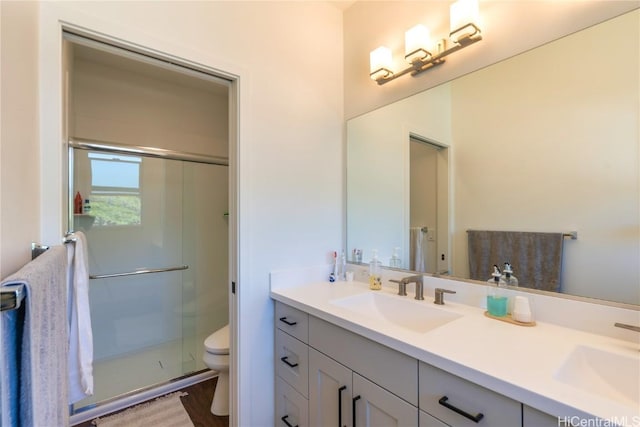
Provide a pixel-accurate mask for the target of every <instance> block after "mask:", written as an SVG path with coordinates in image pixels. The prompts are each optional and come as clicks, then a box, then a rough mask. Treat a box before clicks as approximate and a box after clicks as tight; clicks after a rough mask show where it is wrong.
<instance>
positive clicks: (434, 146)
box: [409, 133, 449, 274]
mask: <svg viewBox="0 0 640 427" xmlns="http://www.w3.org/2000/svg"><path fill="white" fill-rule="evenodd" d="M409 153H410V154H409V157H410V173H409V188H410V193H409V194H410V195H409V201H410V203H409V205H410V211H409V215H410V218H409V223H410V230H409V268H410V269H411V270H415V271H422V272H425V273H432V274H433V273H440V274H447V273H448V271H449V268H448V263H449V261H448V258H449V256H448V253H449V252H448V248H449V242H448V241H449V237H448V229H449V221H448V218H449V188H448V182H449V171H448V156H449V154H448V148H447V147H446V146H444V145H442V144H439V143H437V142H435V141H432V140H430V139H428V138H424V137H421V136H419V135H416V134H413V133H412V134H411V135H410V148H409Z"/></svg>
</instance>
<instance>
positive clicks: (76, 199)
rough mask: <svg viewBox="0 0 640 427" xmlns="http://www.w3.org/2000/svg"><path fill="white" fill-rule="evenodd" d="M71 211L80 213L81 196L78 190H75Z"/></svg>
mask: <svg viewBox="0 0 640 427" xmlns="http://www.w3.org/2000/svg"><path fill="white" fill-rule="evenodd" d="M73 213H74V214H81V213H82V196H81V195H80V192H79V191H78V192H76V196H75V197H74V198H73Z"/></svg>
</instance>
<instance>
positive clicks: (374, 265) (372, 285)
mask: <svg viewBox="0 0 640 427" xmlns="http://www.w3.org/2000/svg"><path fill="white" fill-rule="evenodd" d="M369 289H372V290H374V291H379V290H380V289H382V264H381V263H380V260H379V259H378V251H377V250H375V249H374V250H373V258H372V259H371V261H369Z"/></svg>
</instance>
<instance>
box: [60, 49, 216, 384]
mask: <svg viewBox="0 0 640 427" xmlns="http://www.w3.org/2000/svg"><path fill="white" fill-rule="evenodd" d="M65 43H66V45H65V52H66V55H65V56H66V58H67V63H66V75H67V101H66V104H67V108H66V116H67V117H66V122H67V126H68V132H67V133H68V134H69V135H70V136H75V137H78V138H86V139H93V140H98V141H109V142H116V143H119V144H126V145H138V146H148V147H154V148H164V149H170V150H176V151H182V152H191V153H196V154H204V155H210V156H222V157H227V156H228V142H227V141H228V88H227V86H225V85H224V84H217V83H215V82H211V81H206V80H202V79H199V78H196V77H192V76H186V75H183V74H181V73H177V72H174V71H172V70H167V69H162V68H158V67H155V66H152V65H149V64H146V63H141V62H138V61H134V60H132V59H129V58H123V57H120V56H117V55H113V54H111V53H107V52H103V51H99V50H96V49H92V48H89V47H86V46H81V45H77V44H72V43H70V42H68V41H67V42H65ZM76 152H77V154H76V155H77V156H79V158H80V159H82V158H83V156H84V158H86V156H87V152H86V151H81V150H76ZM144 162H145V163H144V168H142V169H141V179H140V186H141V188H144V187H145V186H149V185H151V184H152V183H153V184H154V185H158V183H159V182H160V183H162V184H163V185H164V188H172V190H171V191H166V192H165V191H162V192H159V193H158V192H156V191H154V192H143V194H144V195H143V197H144V198H146V199H145V200H144V204H145V205H146V209H143V210H142V212H143V213H142V215H143V217H142V221H143V222H144V223H146V224H152V223H155V225H156V226H155V227H146V226H145V227H137V228H136V227H134V228H131V227H120V228H118V227H104V228H102V227H93V228H92V229H91V230H90V233H91V235H92V237H93V238H94V239H95V240H96V241H99V242H100V244H99V245H94V246H93V247H91V240H90V265H91V268H94V269H97V270H100V269H101V268H102V267H103V266H105V265H117V266H118V267H117V268H118V269H119V270H120V269H121V270H120V271H128V270H129V269H133V268H140V267H151V268H152V267H164V266H167V263H170V264H171V263H174V264H175V263H176V262H179V261H175V260H188V262H186V261H185V262H184V263H185V264H189V263H191V264H192V265H191V266H190V269H188V270H185V271H184V272H174V273H163V274H151V275H144V276H139V277H133V278H131V277H130V278H129V279H128V281H126V282H125V281H124V279H125V278H120V279H105V280H93V281H92V282H91V283H90V285H91V286H90V289H91V297H92V306H93V301H94V300H95V299H99V300H100V301H101V302H100V308H96V309H95V310H94V308H93V307H92V310H94V311H93V313H92V324H93V327H94V341H95V342H94V354H95V358H96V361H100V360H106V359H112V358H114V357H119V356H122V355H123V354H127V353H132V352H136V351H139V350H140V349H142V348H145V347H147V348H148V347H152V346H154V345H157V344H160V343H162V342H168V341H172V340H176V339H178V340H180V339H182V340H183V341H184V340H186V339H190V340H192V341H193V340H195V342H194V345H195V348H196V349H197V354H194V355H193V356H194V359H195V362H196V366H195V367H196V368H200V369H202V368H204V365H202V363H201V360H202V340H203V339H204V337H206V336H207V335H208V334H210V333H211V332H213V331H214V330H215V329H217V328H219V327H221V326H222V325H224V324H226V323H227V322H228V286H227V284H228V279H227V277H228V273H227V272H228V250H227V248H228V220H227V217H226V216H225V215H224V214H225V213H226V212H228V196H227V195H228V173H227V169H228V168H227V167H226V166H212V165H203V164H193V163H190V164H189V163H185V162H179V161H166V160H160V159H149V158H146V159H145V160H144ZM79 163H83V162H82V161H80V162H79ZM84 164H85V165H87V164H88V161H87V162H84ZM76 167H77V166H76ZM80 169H81V168H80ZM89 182H90V180H88V179H76V180H75V185H74V191H76V190H77V191H80V192H81V194H90V188H88V186H89V185H90V184H89ZM204 194H206V195H207V196H206V197H202V195H204ZM151 206H153V207H151ZM161 206H162V210H160V211H159V210H158V209H156V207H158V208H159V207H161ZM187 206H188V209H189V212H186V211H184V208H185V207H187ZM183 211H184V212H183ZM150 229H151V230H153V231H152V233H154V235H151V236H147V237H148V241H149V242H151V244H150V245H149V247H148V248H145V249H142V248H140V247H138V248H136V247H135V245H130V244H127V243H125V242H126V241H127V240H126V239H130V238H131V237H132V236H133V235H135V234H136V233H139V234H144V233H147V234H149V230H150ZM183 242H189V243H188V244H184V243H183ZM160 249H161V250H160ZM131 251H136V252H137V254H136V261H135V262H136V263H140V262H142V263H143V265H130V264H131V263H132V261H130V260H131V259H133V257H131V256H129V255H131ZM108 260H112V262H109V261H108ZM113 261H115V263H114V262H113ZM104 268H107V267H104ZM108 268H113V267H108ZM110 272H113V271H92V272H91V273H92V274H101V273H110ZM176 281H178V282H181V287H178V288H177V289H176V285H175V282H176ZM98 285H100V286H98ZM150 304H152V305H155V309H154V310H147V311H145V310H144V309H143V307H144V306H145V305H147V306H148V305H150ZM136 305H138V306H139V307H140V311H139V313H140V314H139V316H136V315H132V314H131V313H132V311H135V307H136ZM145 313H153V314H152V315H149V314H145ZM178 317H179V318H180V321H179V322H177V323H176V322H175V319H176V318H178ZM101 336H102V337H111V341H109V340H107V339H105V340H101V339H100V337H101ZM113 342H116V343H117V344H118V345H117V346H113V345H112V343H113ZM110 343H111V344H110ZM178 375H181V374H180V373H178ZM97 386H98V385H97Z"/></svg>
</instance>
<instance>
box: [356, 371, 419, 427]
mask: <svg viewBox="0 0 640 427" xmlns="http://www.w3.org/2000/svg"><path fill="white" fill-rule="evenodd" d="M353 395H354V396H353V397H352V411H353V413H355V416H353V426H354V427H360V426H363V427H379V426H388V427H392V426H397V427H401V426H407V427H408V426H417V425H418V408H416V407H415V406H413V405H411V404H409V403H408V402H406V401H404V400H402V399H400V398H399V397H397V396H394V395H393V394H391V393H390V392H388V391H387V390H385V389H383V388H382V387H379V386H377V385H376V384H374V383H372V382H371V381H369V380H367V379H366V378H364V377H362V376H360V375H358V374H356V373H355V372H354V373H353Z"/></svg>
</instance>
